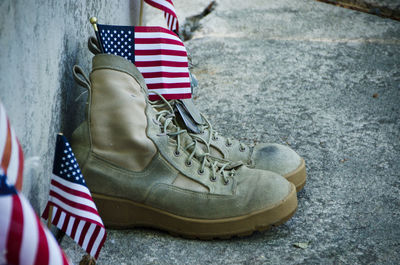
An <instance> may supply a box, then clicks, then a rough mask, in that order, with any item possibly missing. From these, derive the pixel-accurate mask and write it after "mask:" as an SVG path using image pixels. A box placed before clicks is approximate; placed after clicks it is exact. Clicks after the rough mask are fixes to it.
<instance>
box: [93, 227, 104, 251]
mask: <svg viewBox="0 0 400 265" xmlns="http://www.w3.org/2000/svg"><path fill="white" fill-rule="evenodd" d="M105 231H106V230H105V229H104V228H100V232H99V234H98V235H97V238H96V240H95V241H94V243H93V248H92V251H90V255H91V256H94V255H95V254H96V252H97V249H98V248H99V245H100V243H101V241H102V240H103V237H104V233H105Z"/></svg>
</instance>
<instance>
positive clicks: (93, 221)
mask: <svg viewBox="0 0 400 265" xmlns="http://www.w3.org/2000/svg"><path fill="white" fill-rule="evenodd" d="M47 204H48V205H53V206H55V207H57V208H58V210H57V211H62V212H64V213H65V214H66V215H70V216H71V217H74V218H75V224H76V223H79V220H82V221H86V222H90V223H94V224H96V225H99V226H101V227H104V224H102V223H99V222H98V221H96V220H93V219H90V218H87V217H83V216H81V215H76V214H74V213H71V212H68V211H66V210H64V209H63V208H62V206H60V205H58V204H56V203H54V202H50V201H49V202H47ZM60 209H62V210H60ZM53 214H54V211H53ZM44 215H45V213H44V212H43V216H42V217H43V218H44ZM97 215H98V214H97ZM45 219H46V218H45ZM100 219H101V218H100ZM77 220H78V221H77ZM52 224H55V225H57V223H55V222H52ZM76 225H78V224H76ZM72 229H74V227H73V228H72ZM71 237H72V236H71ZM72 238H73V237H72Z"/></svg>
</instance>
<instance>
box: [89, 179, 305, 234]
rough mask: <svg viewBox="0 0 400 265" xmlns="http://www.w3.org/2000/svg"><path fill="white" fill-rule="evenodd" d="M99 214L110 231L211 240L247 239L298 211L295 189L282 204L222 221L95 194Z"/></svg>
mask: <svg viewBox="0 0 400 265" xmlns="http://www.w3.org/2000/svg"><path fill="white" fill-rule="evenodd" d="M92 197H93V199H94V201H95V203H96V205H97V208H98V211H99V214H100V216H101V218H102V220H103V222H104V224H105V226H106V227H107V228H113V229H129V228H134V227H150V228H156V229H160V230H164V231H167V232H169V233H170V234H172V235H175V236H176V235H178V236H182V237H184V238H198V239H203V240H211V239H215V238H220V239H227V238H230V237H232V236H239V237H242V236H248V235H251V234H252V233H253V232H255V231H264V230H267V229H269V228H270V227H271V226H278V225H280V224H282V223H284V222H286V221H287V220H289V219H290V218H291V217H292V216H293V214H294V213H295V212H296V209H297V195H296V189H295V186H294V185H293V184H292V185H291V191H290V193H289V195H288V196H287V197H286V198H285V199H283V200H281V201H280V202H279V203H277V204H275V205H273V206H271V207H268V208H265V209H262V210H258V211H256V212H252V213H250V214H247V215H243V216H238V217H231V218H223V219H212V220H207V219H196V218H188V217H183V216H178V215H175V214H172V213H168V212H166V211H163V210H160V209H156V208H153V207H150V206H148V205H144V204H141V203H136V202H133V201H130V200H126V199H121V198H116V197H110V196H105V195H101V194H96V193H92Z"/></svg>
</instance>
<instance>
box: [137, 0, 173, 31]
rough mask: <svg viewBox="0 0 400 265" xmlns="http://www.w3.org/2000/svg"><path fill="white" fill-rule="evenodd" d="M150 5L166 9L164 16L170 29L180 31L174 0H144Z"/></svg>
mask: <svg viewBox="0 0 400 265" xmlns="http://www.w3.org/2000/svg"><path fill="white" fill-rule="evenodd" d="M144 1H145V2H146V3H148V4H149V5H151V6H153V7H155V8H158V9H161V10H162V11H164V17H165V20H166V21H167V26H168V29H169V30H171V31H175V32H179V23H178V17H177V15H176V12H175V7H174V3H172V0H144Z"/></svg>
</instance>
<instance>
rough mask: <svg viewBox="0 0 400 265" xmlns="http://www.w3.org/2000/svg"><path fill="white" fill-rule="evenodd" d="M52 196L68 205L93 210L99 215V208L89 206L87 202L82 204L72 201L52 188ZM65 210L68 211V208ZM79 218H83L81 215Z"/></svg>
mask: <svg viewBox="0 0 400 265" xmlns="http://www.w3.org/2000/svg"><path fill="white" fill-rule="evenodd" d="M50 196H52V197H54V198H57V199H59V200H60V201H62V202H63V203H65V204H67V205H69V206H71V207H74V208H77V209H80V210H82V211H87V212H91V213H94V214H96V215H97V210H96V209H93V208H92V207H90V206H87V205H86V204H81V203H77V202H74V201H71V200H69V199H67V198H65V197H63V196H62V195H60V194H58V193H56V192H54V191H52V190H50ZM64 211H65V212H68V211H66V210H64ZM79 218H81V217H79Z"/></svg>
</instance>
